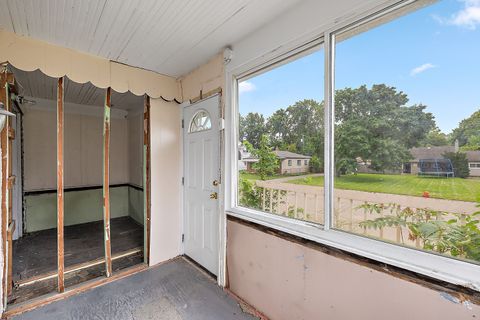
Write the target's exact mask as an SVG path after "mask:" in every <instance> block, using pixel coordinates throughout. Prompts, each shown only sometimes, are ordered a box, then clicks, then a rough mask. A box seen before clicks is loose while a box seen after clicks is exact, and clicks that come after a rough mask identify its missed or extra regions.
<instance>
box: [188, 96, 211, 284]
mask: <svg viewBox="0 0 480 320" xmlns="http://www.w3.org/2000/svg"><path fill="white" fill-rule="evenodd" d="M219 108H220V96H219V95H216V96H213V97H211V98H208V99H205V100H202V101H200V102H197V103H195V104H192V105H190V106H187V107H185V108H184V113H183V119H184V130H183V134H184V136H183V137H184V142H183V143H184V169H185V174H184V175H185V177H184V178H185V180H184V190H185V192H184V197H185V203H184V213H185V214H184V233H185V238H184V245H185V254H186V255H188V256H189V257H190V258H192V259H194V260H195V261H197V262H198V263H199V264H200V265H202V266H203V267H205V268H206V269H207V270H209V271H210V272H212V273H213V274H215V275H217V274H218V243H219V207H218V188H219V186H218V181H219V178H220V152H219V150H220V146H219V127H218V123H219Z"/></svg>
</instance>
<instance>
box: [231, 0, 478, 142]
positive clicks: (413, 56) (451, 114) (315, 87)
mask: <svg viewBox="0 0 480 320" xmlns="http://www.w3.org/2000/svg"><path fill="white" fill-rule="evenodd" d="M323 59H324V55H323V50H320V51H318V52H315V53H313V54H311V55H309V56H306V57H303V58H301V59H299V60H296V61H294V62H292V63H289V64H287V65H284V66H281V67H279V68H276V69H274V70H272V71H269V72H267V73H265V74H262V75H259V76H256V77H254V78H251V79H249V80H247V81H245V82H243V83H242V84H240V113H241V114H243V115H245V114H247V113H248V112H261V113H263V114H264V115H265V116H270V115H271V114H272V113H273V112H274V111H275V110H278V109H280V108H285V107H287V106H289V105H291V104H293V103H295V102H296V101H298V100H302V99H316V100H318V101H321V100H323V83H324V82H323V71H324V65H323V64H324V60H323ZM335 77H336V88H337V89H341V88H344V87H353V88H355V87H358V86H360V85H362V84H366V85H367V86H369V87H370V86H371V85H372V84H377V83H385V84H387V85H390V86H394V87H396V88H397V89H398V90H401V91H403V92H405V93H406V94H407V95H408V97H409V99H410V102H409V105H411V104H415V103H422V104H425V105H427V106H428V108H427V110H428V111H429V112H432V113H433V114H434V115H435V118H436V121H437V125H438V126H439V127H440V129H441V130H442V131H443V132H445V133H449V132H450V131H451V130H452V129H453V128H455V127H456V126H457V125H458V123H459V122H460V121H461V120H462V119H464V118H466V117H468V116H469V115H470V114H472V113H473V112H475V111H477V110H478V109H479V108H480V0H466V1H457V0H444V1H439V2H438V3H436V4H434V5H431V6H429V7H426V8H424V9H421V10H419V11H416V12H413V13H411V14H409V15H407V16H404V17H402V18H399V19H397V20H394V21H392V22H389V23H387V24H384V25H382V26H379V27H377V28H375V29H372V30H370V31H368V32H365V33H362V34H360V35H357V36H355V37H352V38H350V39H347V40H345V41H343V42H340V43H338V44H337V48H336V74H335Z"/></svg>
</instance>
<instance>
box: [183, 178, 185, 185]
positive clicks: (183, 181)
mask: <svg viewBox="0 0 480 320" xmlns="http://www.w3.org/2000/svg"><path fill="white" fill-rule="evenodd" d="M183 185H185V177H182V186H183Z"/></svg>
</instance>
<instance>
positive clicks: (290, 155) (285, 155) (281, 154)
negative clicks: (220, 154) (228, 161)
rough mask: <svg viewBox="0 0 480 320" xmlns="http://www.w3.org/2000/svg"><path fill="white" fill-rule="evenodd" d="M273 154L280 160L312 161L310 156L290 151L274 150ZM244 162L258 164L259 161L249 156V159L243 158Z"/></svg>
mask: <svg viewBox="0 0 480 320" xmlns="http://www.w3.org/2000/svg"><path fill="white" fill-rule="evenodd" d="M273 153H274V154H275V155H276V156H277V158H279V159H280V160H285V159H310V158H311V157H310V156H305V155H303V154H298V153H294V152H290V151H280V150H274V151H273ZM242 161H245V162H257V161H258V159H257V158H256V157H254V156H253V155H251V154H248V156H247V157H245V158H242Z"/></svg>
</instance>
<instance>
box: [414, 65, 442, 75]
mask: <svg viewBox="0 0 480 320" xmlns="http://www.w3.org/2000/svg"><path fill="white" fill-rule="evenodd" d="M435 67H436V66H435V65H433V64H431V63H424V64H422V65H421V66H418V67H416V68H413V69H412V70H411V71H410V75H411V76H415V75H417V74H419V73H422V72H424V71H427V70H428V69H432V68H435Z"/></svg>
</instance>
